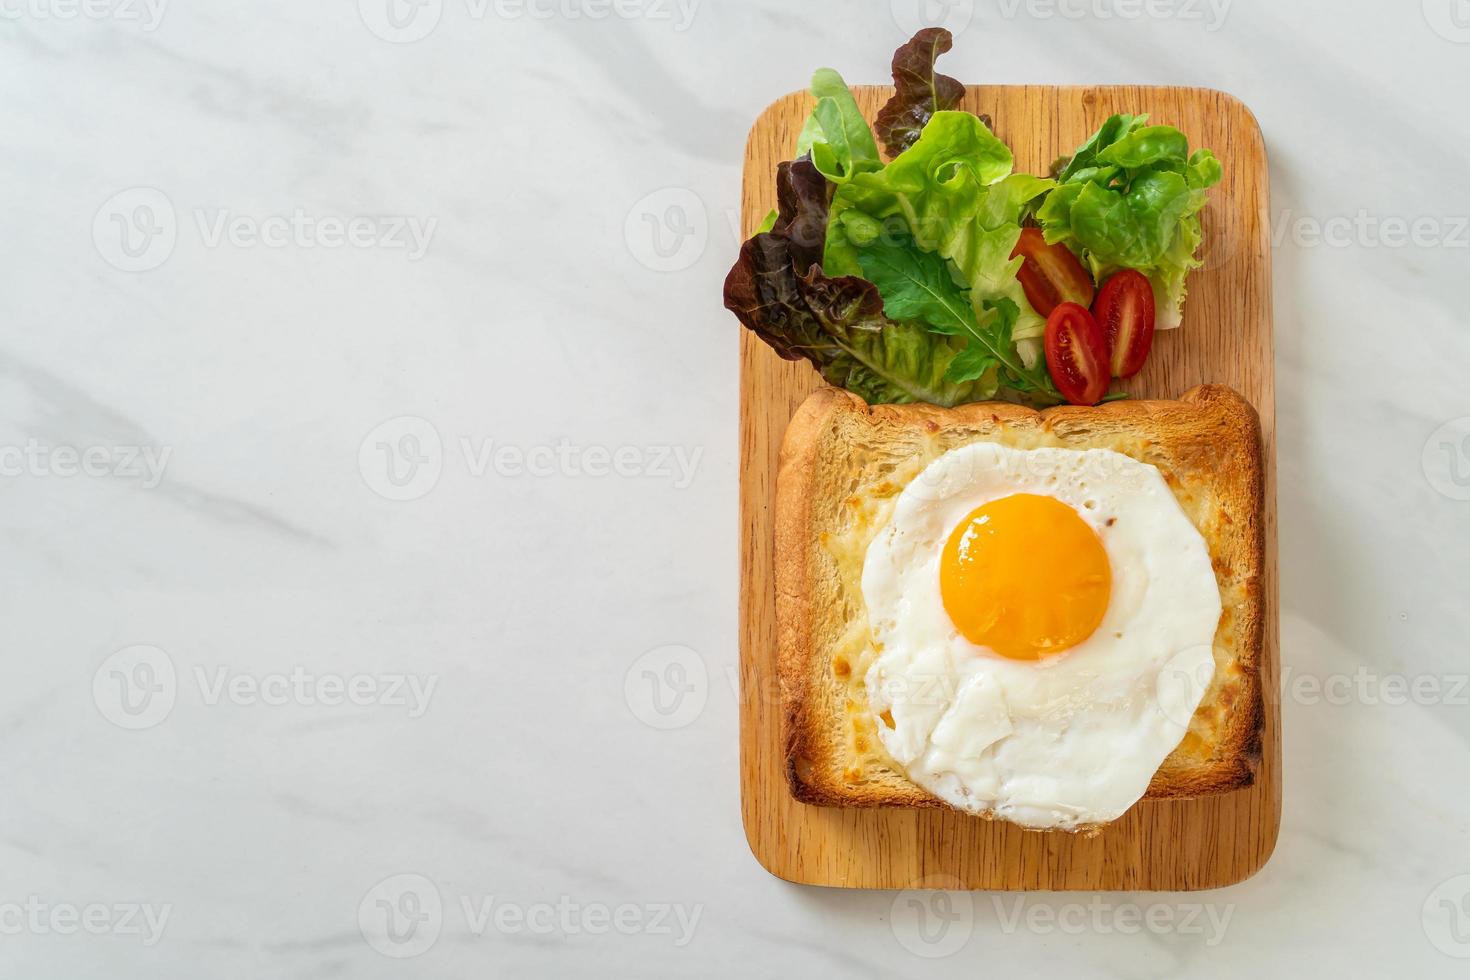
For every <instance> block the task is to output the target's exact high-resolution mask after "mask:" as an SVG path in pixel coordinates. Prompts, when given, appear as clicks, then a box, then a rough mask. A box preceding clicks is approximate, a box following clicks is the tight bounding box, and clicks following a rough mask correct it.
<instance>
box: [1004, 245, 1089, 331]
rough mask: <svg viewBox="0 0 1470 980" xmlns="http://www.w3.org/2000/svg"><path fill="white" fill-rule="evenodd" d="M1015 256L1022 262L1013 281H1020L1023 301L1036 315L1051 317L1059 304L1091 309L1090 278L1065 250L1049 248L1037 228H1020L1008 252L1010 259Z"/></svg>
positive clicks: (1074, 257)
mask: <svg viewBox="0 0 1470 980" xmlns="http://www.w3.org/2000/svg"><path fill="white" fill-rule="evenodd" d="M1018 255H1019V256H1021V259H1022V262H1021V270H1020V271H1019V272H1017V273H1016V278H1017V279H1019V280H1021V288H1022V289H1024V290H1025V291H1026V300H1027V302H1029V303H1030V304H1031V308H1032V309H1034V310H1035V311H1036V312H1037V313H1039V314H1041V315H1042V316H1051V311H1052V310H1054V309H1056V308H1057V304H1058V303H1076V304H1078V305H1079V306H1091V305H1092V296H1093V292H1094V287H1093V284H1092V277H1091V276H1089V275H1088V274H1087V269H1085V268H1084V267H1083V265H1082V263H1081V262H1079V261H1078V260H1077V256H1075V255H1073V254H1072V250H1071V249H1069V248H1068V247H1067V246H1065V245H1062V244H1060V243H1058V244H1056V245H1048V244H1047V243H1046V237H1045V236H1044V235H1042V233H1041V229H1040V228H1022V229H1021V237H1020V239H1018V240H1017V241H1016V247H1015V248H1014V249H1012V250H1011V258H1015V257H1016V256H1018Z"/></svg>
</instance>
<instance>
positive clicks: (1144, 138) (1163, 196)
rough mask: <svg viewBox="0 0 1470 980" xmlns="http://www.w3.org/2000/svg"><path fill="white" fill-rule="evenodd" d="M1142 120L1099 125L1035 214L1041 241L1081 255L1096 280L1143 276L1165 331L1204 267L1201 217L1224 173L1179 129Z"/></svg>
mask: <svg viewBox="0 0 1470 980" xmlns="http://www.w3.org/2000/svg"><path fill="white" fill-rule="evenodd" d="M1147 122H1148V117H1147V116H1130V115H1116V116H1112V117H1110V118H1109V119H1108V120H1107V121H1106V122H1104V123H1103V124H1102V126H1101V127H1100V128H1099V129H1098V131H1097V132H1096V133H1094V134H1093V135H1092V137H1091V138H1090V139H1088V141H1087V142H1086V143H1084V144H1083V145H1082V146H1081V147H1079V148H1078V150H1077V152H1076V153H1075V154H1074V155H1073V156H1072V158H1071V159H1070V160H1069V161H1067V163H1066V164H1065V166H1063V167H1062V168H1061V171H1060V175H1059V180H1060V183H1059V184H1058V186H1057V187H1056V189H1055V190H1053V191H1052V192H1051V193H1049V194H1048V195H1047V196H1046V198H1045V200H1044V201H1042V203H1041V204H1040V206H1039V207H1036V208H1035V216H1036V219H1037V220H1038V221H1039V222H1040V224H1041V227H1042V230H1043V231H1044V232H1045V234H1046V240H1047V241H1048V242H1052V243H1055V242H1064V243H1066V244H1067V245H1068V246H1069V247H1070V248H1072V250H1073V251H1076V252H1079V253H1080V254H1081V255H1082V258H1083V260H1084V261H1085V262H1086V263H1087V265H1088V266H1089V267H1090V268H1091V271H1092V274H1093V276H1094V278H1096V279H1097V281H1098V282H1102V281H1103V280H1104V279H1106V278H1107V277H1108V276H1110V275H1112V274H1113V273H1114V272H1116V271H1118V270H1119V269H1137V270H1138V271H1139V272H1142V273H1143V274H1144V275H1146V276H1148V278H1149V281H1150V283H1151V284H1152V286H1153V289H1154V300H1155V307H1156V311H1157V312H1156V317H1157V320H1156V322H1157V326H1158V328H1159V329H1164V330H1166V329H1168V328H1170V327H1175V326H1178V325H1179V322H1180V320H1181V318H1182V309H1183V304H1184V295H1185V280H1186V278H1187V277H1188V275H1189V272H1190V271H1191V270H1192V269H1196V268H1198V267H1199V266H1200V265H1201V264H1202V263H1201V262H1200V260H1199V258H1198V257H1197V256H1196V254H1195V253H1196V252H1197V251H1198V248H1199V244H1200V240H1201V237H1202V235H1201V231H1200V225H1199V217H1198V215H1199V212H1200V211H1201V210H1202V209H1203V208H1204V206H1205V202H1206V199H1207V195H1206V191H1207V190H1208V189H1209V188H1210V187H1213V186H1214V185H1215V184H1218V183H1219V182H1220V179H1221V177H1222V175H1223V174H1222V170H1221V167H1220V161H1219V160H1217V159H1216V158H1215V155H1214V154H1213V153H1211V152H1210V151H1209V150H1203V149H1202V150H1197V151H1195V152H1194V153H1193V154H1192V155H1191V154H1190V152H1189V141H1188V140H1187V139H1186V138H1185V136H1184V134H1183V133H1181V132H1179V130H1177V129H1175V128H1173V127H1172V126H1149V125H1146V124H1147Z"/></svg>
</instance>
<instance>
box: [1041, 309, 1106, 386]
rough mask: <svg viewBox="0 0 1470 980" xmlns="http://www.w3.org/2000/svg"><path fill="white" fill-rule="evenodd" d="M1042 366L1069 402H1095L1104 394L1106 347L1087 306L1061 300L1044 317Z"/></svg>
mask: <svg viewBox="0 0 1470 980" xmlns="http://www.w3.org/2000/svg"><path fill="white" fill-rule="evenodd" d="M1045 346H1046V369H1047V370H1048V371H1050V372H1051V379H1052V380H1053V381H1055V382H1056V383H1057V390H1058V391H1060V392H1061V393H1062V397H1063V398H1065V399H1067V401H1069V402H1071V403H1072V404H1073V405H1096V404H1097V403H1098V402H1100V401H1102V397H1103V395H1106V394H1107V393H1108V348H1107V343H1106V341H1104V340H1103V333H1102V330H1101V328H1099V327H1098V325H1097V321H1096V320H1094V319H1093V318H1092V314H1091V313H1089V312H1087V307H1085V306H1079V305H1078V304H1076V303H1062V304H1060V305H1059V306H1058V307H1057V308H1056V309H1054V310H1052V311H1051V316H1049V317H1047V318H1046V341H1045Z"/></svg>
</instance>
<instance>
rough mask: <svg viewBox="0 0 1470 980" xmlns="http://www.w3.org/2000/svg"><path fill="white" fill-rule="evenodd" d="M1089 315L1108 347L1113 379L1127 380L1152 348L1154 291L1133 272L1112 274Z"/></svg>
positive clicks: (1138, 273) (1136, 272) (1139, 275)
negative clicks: (1095, 322) (1091, 316)
mask: <svg viewBox="0 0 1470 980" xmlns="http://www.w3.org/2000/svg"><path fill="white" fill-rule="evenodd" d="M1092 315H1093V317H1094V318H1095V319H1096V320H1097V325H1098V326H1099V327H1101V328H1102V332H1103V339H1104V340H1105V341H1106V342H1107V345H1108V367H1110V368H1111V369H1112V372H1113V377H1115V378H1131V377H1133V376H1134V375H1135V374H1137V373H1138V372H1139V370H1140V369H1142V367H1143V362H1144V361H1146V360H1147V359H1148V352H1149V348H1151V347H1153V345H1154V287H1153V286H1151V285H1149V281H1148V277H1147V276H1145V275H1144V274H1143V273H1141V272H1139V271H1138V270H1136V269H1124V270H1123V271H1122V272H1118V273H1115V274H1114V275H1113V276H1112V277H1111V278H1110V279H1108V281H1107V282H1105V283H1103V287H1102V289H1101V290H1100V291H1099V292H1098V294H1097V302H1096V303H1094V304H1092Z"/></svg>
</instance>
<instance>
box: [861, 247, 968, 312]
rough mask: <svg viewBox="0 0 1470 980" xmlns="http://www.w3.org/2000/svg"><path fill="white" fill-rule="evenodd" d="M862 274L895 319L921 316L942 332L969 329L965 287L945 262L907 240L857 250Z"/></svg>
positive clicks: (885, 310)
mask: <svg viewBox="0 0 1470 980" xmlns="http://www.w3.org/2000/svg"><path fill="white" fill-rule="evenodd" d="M858 262H859V263H860V264H861V265H862V268H863V278H865V279H867V280H868V281H869V282H871V283H872V284H873V285H875V286H877V287H878V292H879V294H881V295H882V297H883V312H884V313H886V314H887V315H888V316H890V317H892V318H893V319H895V320H923V321H924V323H925V324H927V325H928V327H929V329H931V330H933V331H934V332H936V333H942V334H950V335H953V334H959V333H964V332H965V331H966V330H967V329H973V327H974V322H975V314H974V311H973V310H972V309H971V307H970V297H969V295H968V290H966V289H965V288H963V287H962V286H960V285H959V284H957V283H956V282H955V281H954V277H953V276H952V275H950V271H949V263H947V262H946V261H945V260H944V259H943V258H941V257H940V256H938V255H936V254H934V253H933V252H921V251H919V250H918V249H916V248H914V247H913V246H912V244H910V243H906V242H905V243H901V244H900V243H893V242H878V243H874V244H873V245H872V246H871V247H869V248H865V249H862V250H860V251H859V252H858Z"/></svg>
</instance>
